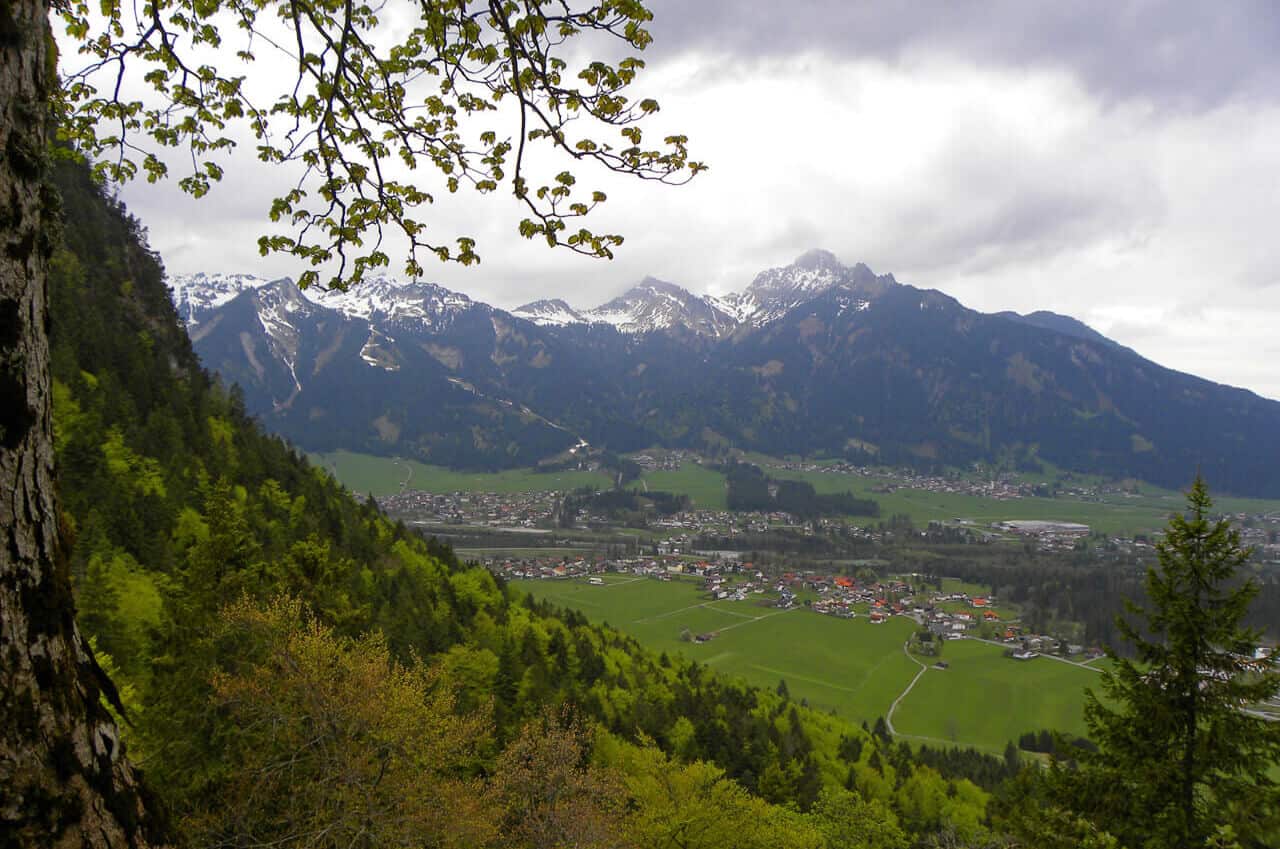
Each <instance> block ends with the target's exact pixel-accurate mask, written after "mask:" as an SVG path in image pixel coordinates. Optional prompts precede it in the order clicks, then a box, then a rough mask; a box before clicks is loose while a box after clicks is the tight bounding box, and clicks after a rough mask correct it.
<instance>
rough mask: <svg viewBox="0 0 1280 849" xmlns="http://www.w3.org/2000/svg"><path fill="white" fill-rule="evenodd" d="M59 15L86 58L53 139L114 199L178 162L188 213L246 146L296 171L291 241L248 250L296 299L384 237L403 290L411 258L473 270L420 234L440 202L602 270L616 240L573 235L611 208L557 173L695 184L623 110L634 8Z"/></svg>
mask: <svg viewBox="0 0 1280 849" xmlns="http://www.w3.org/2000/svg"><path fill="white" fill-rule="evenodd" d="M56 11H57V14H58V16H59V17H60V18H61V20H62V23H63V24H64V26H65V30H66V33H67V35H68V36H69V37H71V38H73V39H75V40H76V41H77V42H79V43H80V48H79V50H80V53H81V54H82V57H83V59H84V62H83V63H82V64H81V66H80V67H78V68H75V69H72V70H68V69H65V68H64V73H63V79H62V86H61V89H60V91H59V95H58V102H57V106H58V107H59V109H60V112H61V115H60V128H61V130H60V131H61V132H62V133H63V134H64V135H65V137H66V138H68V139H69V140H70V141H71V142H72V143H73V144H75V145H76V146H77V147H78V148H79V149H81V150H82V151H84V152H85V153H86V154H88V155H89V157H90V158H91V159H93V160H96V161H97V163H98V164H97V165H96V168H97V169H98V171H99V173H100V175H102V176H105V177H107V178H110V179H111V180H114V181H117V182H121V181H125V180H129V179H131V178H133V177H135V176H138V175H139V174H142V175H145V177H146V178H147V179H148V180H149V181H155V180H158V179H160V178H162V177H165V176H166V175H167V174H168V173H169V168H170V165H169V163H168V154H169V153H171V152H181V153H183V154H184V155H185V156H186V157H187V158H188V159H189V167H188V168H187V169H186V173H185V175H184V176H182V177H181V178H180V181H179V183H180V185H181V187H182V188H183V189H184V190H185V191H187V192H189V193H191V194H192V195H195V196H197V197H199V196H202V195H204V194H205V193H207V192H208V191H209V190H210V188H211V186H212V184H213V183H215V182H217V181H218V180H219V179H221V177H222V176H223V166H222V165H221V164H220V160H221V157H222V155H223V154H225V153H226V152H228V151H229V150H230V149H232V148H234V147H235V146H236V144H237V138H244V137H245V135H246V134H247V135H248V136H251V137H252V139H253V140H254V141H255V144H256V149H257V150H256V152H257V156H258V158H259V159H260V160H262V161H263V162H266V163H271V164H281V165H286V164H288V165H295V166H297V168H298V171H299V173H300V177H299V179H298V181H297V183H296V184H295V185H294V186H293V187H292V188H291V189H289V190H288V191H286V192H284V193H283V194H282V195H281V196H279V197H277V198H276V199H275V200H274V202H273V203H272V205H271V209H270V211H269V214H270V218H271V220H272V221H273V222H282V223H284V224H285V225H287V229H286V231H285V232H284V233H276V234H274V235H267V236H263V237H262V238H261V240H260V242H259V248H260V250H261V251H262V253H263V254H264V255H265V254H268V253H272V252H283V253H287V254H292V255H293V256H296V257H298V258H299V259H301V260H304V261H305V262H306V263H307V264H309V265H311V266H312V268H311V269H310V270H308V271H307V272H305V273H304V274H303V275H302V276H301V279H300V281H299V282H300V284H301V285H303V286H306V285H308V284H311V283H315V282H318V281H319V276H320V271H318V270H316V267H324V268H326V269H330V270H332V277H331V278H330V279H329V281H328V283H329V284H330V285H346V284H348V283H355V282H358V281H359V280H360V279H361V278H362V277H363V275H364V274H365V273H366V272H367V271H368V270H370V269H374V268H378V267H382V266H386V265H388V264H389V262H390V259H389V257H388V255H387V254H386V252H384V250H383V243H384V236H385V235H386V232H387V231H388V230H390V231H399V232H400V233H402V234H403V236H404V238H405V239H407V242H408V245H409V256H408V259H407V263H406V272H407V273H408V274H410V275H412V276H414V277H416V276H418V275H420V274H421V273H422V267H421V265H420V264H419V255H420V251H424V250H425V251H429V252H430V253H434V254H435V255H436V256H437V257H439V258H440V259H442V260H457V261H460V262H463V263H471V262H475V261H478V259H479V257H478V255H477V254H476V252H475V240H474V239H473V238H471V237H469V236H466V235H459V236H457V237H456V238H455V239H454V242H455V244H454V246H452V247H450V245H449V244H448V239H445V238H441V237H437V236H435V235H432V234H430V233H428V227H427V224H426V222H425V220H424V217H423V213H422V208H423V207H425V206H429V205H430V204H432V203H433V202H434V201H435V194H434V193H433V192H434V191H435V190H436V189H442V190H444V191H447V192H450V193H453V192H458V191H460V190H461V189H463V188H465V187H470V188H471V189H474V190H475V191H477V192H480V193H489V192H495V191H497V190H498V189H499V187H500V186H501V185H503V184H507V185H508V186H509V188H510V191H511V192H512V194H513V195H514V196H515V198H516V199H517V200H518V202H519V203H520V204H522V205H523V206H524V208H525V213H526V217H525V218H524V219H523V220H522V221H521V222H520V226H519V230H520V233H521V235H523V236H524V237H526V238H529V239H534V238H542V239H545V241H546V242H547V244H548V245H550V246H552V247H558V246H563V247H567V248H569V249H570V250H573V251H576V252H578V253H583V254H587V255H590V256H598V257H610V256H612V250H613V248H615V247H617V246H618V245H620V244H622V237H621V236H620V235H618V234H616V233H597V232H594V231H593V230H590V229H588V228H587V227H586V226H585V225H584V222H583V219H584V218H585V217H586V216H587V215H588V213H590V212H591V211H592V210H593V209H595V208H596V207H597V206H599V205H600V204H601V203H603V202H604V201H605V200H606V196H605V194H604V193H603V192H601V191H588V192H583V191H581V190H580V189H579V188H578V187H577V178H576V177H575V175H574V174H573V173H572V172H571V171H569V170H558V169H559V168H560V166H561V165H563V164H565V163H566V162H569V163H587V162H589V163H592V164H594V165H595V166H599V167H601V168H603V169H605V170H607V171H613V172H618V173H621V174H626V175H631V176H635V177H638V178H641V179H644V180H656V181H661V182H667V183H679V182H683V181H686V180H688V179H689V178H691V177H692V176H693V175H695V174H697V173H698V172H699V171H701V170H703V169H704V167H705V166H704V165H702V164H701V163H699V162H695V161H693V160H690V159H689V156H688V150H687V148H686V141H687V139H686V137H685V136H682V135H667V136H664V137H663V138H662V139H661V140H660V141H659V142H658V143H656V144H655V143H653V142H652V141H649V140H646V138H645V136H644V134H643V131H642V129H641V127H640V126H639V123H640V121H641V120H642V119H644V118H646V117H648V116H651V115H653V114H654V113H656V112H657V111H658V108H659V107H658V103H657V101H655V100H653V99H651V98H637V97H635V96H633V95H632V94H631V89H632V87H633V85H634V84H635V82H636V80H637V76H638V74H639V72H640V71H641V70H642V69H643V68H644V62H643V61H642V60H641V59H640V58H638V57H637V56H635V55H627V54H632V53H635V52H639V51H642V50H643V49H644V48H645V47H646V46H647V45H648V44H649V42H650V40H651V39H650V35H649V32H648V31H647V30H646V29H645V24H646V23H647V22H648V21H649V20H650V19H651V18H652V14H651V13H650V12H649V11H648V9H646V8H645V6H644V5H643V4H642V3H640V2H639V1H638V0H598V2H595V3H588V4H571V3H569V2H565V0H521V2H516V0H487V2H473V0H417V1H416V2H406V3H403V4H386V3H371V2H361V1H359V0H150V1H149V2H147V3H145V4H142V5H140V6H139V5H131V4H126V3H121V2H119V0H105V2H103V3H101V4H91V3H89V2H87V0H63V2H61V3H58V4H56ZM583 35H592V36H596V37H597V38H596V39H595V40H594V41H590V43H587V44H579V37H580V36H583ZM594 50H601V51H603V52H604V53H605V54H606V55H611V54H613V53H618V52H621V53H622V56H621V58H617V59H611V60H608V61H606V60H602V59H595V58H588V57H587V56H586V52H587V51H594ZM233 57H234V61H231V60H232V59H233ZM255 62H257V63H259V64H258V67H257V69H256V70H255V71H254V72H253V73H252V75H250V73H249V70H248V69H249V68H250V66H252V65H253V64H254V63H255ZM229 67H232V68H234V70H228V68H229ZM539 152H545V153H546V154H550V156H549V157H548V158H544V159H541V160H540V159H538V158H537V156H536V154H537V153H539ZM548 159H549V161H548ZM420 169H427V170H430V169H434V170H435V171H436V172H437V173H436V174H435V175H434V177H433V178H430V179H428V178H424V177H422V176H420V175H419V173H418V172H419V170H420ZM429 184H430V185H429Z"/></svg>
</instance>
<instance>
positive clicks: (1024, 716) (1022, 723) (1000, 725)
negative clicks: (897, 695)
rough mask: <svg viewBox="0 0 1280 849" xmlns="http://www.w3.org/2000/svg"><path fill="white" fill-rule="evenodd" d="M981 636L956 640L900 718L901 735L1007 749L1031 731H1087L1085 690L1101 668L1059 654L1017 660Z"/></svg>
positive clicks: (895, 719) (903, 707)
mask: <svg viewBox="0 0 1280 849" xmlns="http://www.w3.org/2000/svg"><path fill="white" fill-rule="evenodd" d="M1003 651H1004V649H1003V648H1002V647H1000V646H993V645H990V644H988V643H981V642H978V641H976V640H951V641H949V642H948V643H946V646H945V648H944V649H943V652H942V659H943V660H945V661H946V662H947V665H948V668H947V669H945V670H939V669H930V670H929V671H927V672H925V674H924V675H923V676H921V678H920V680H919V682H917V683H916V685H915V687H914V688H912V690H911V692H910V693H909V694H908V695H907V697H906V698H905V699H903V700H902V703H901V704H900V705H899V706H898V709H897V711H896V712H895V713H894V715H893V724H894V727H895V728H896V730H897V731H898V732H899V733H900V734H906V735H911V736H920V737H929V738H933V739H934V740H944V741H946V742H961V743H970V744H978V745H982V746H985V747H989V748H1000V747H1002V746H1003V745H1004V744H1005V742H1006V741H1008V740H1016V739H1017V738H1018V736H1019V735H1020V734H1022V733H1024V732H1026V731H1035V730H1038V729H1041V728H1051V729H1055V730H1058V731H1066V732H1070V733H1074V734H1083V733H1084V731H1085V727H1084V689H1085V687H1090V686H1092V687H1095V688H1096V687H1097V686H1098V681H1099V676H1098V673H1097V672H1094V671H1090V670H1088V669H1081V668H1080V667H1078V666H1073V665H1071V664H1069V663H1063V662H1061V661H1058V660H1054V659H1053V658H1048V657H1037V658H1035V659H1033V660H1025V661H1017V660H1012V659H1010V658H1006V657H1004V656H1003Z"/></svg>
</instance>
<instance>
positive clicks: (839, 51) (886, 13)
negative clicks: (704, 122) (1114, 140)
mask: <svg viewBox="0 0 1280 849" xmlns="http://www.w3.org/2000/svg"><path fill="white" fill-rule="evenodd" d="M651 8H652V9H653V11H654V13H655V20H654V22H653V24H652V27H651V29H652V31H653V34H654V38H655V40H654V45H653V47H652V48H651V49H652V50H653V51H654V52H656V53H658V54H659V55H662V54H665V53H669V52H678V51H682V50H687V49H699V50H712V51H717V52H721V51H722V52H727V53H729V54H732V55H737V56H744V57H767V56H778V55H789V54H794V53H797V52H803V51H815V50H816V51H823V52H826V53H831V54H834V55H837V56H842V57H846V58H858V59H881V60H886V61H896V60H899V59H902V58H904V57H907V56H910V55H911V54H914V53H919V52H925V53H938V54H942V55H948V56H963V57H967V58H969V59H980V60H981V61H984V62H988V63H993V64H1002V65H1005V66H1012V67H1024V66H1031V67H1037V68H1058V69H1063V70H1066V71H1068V72H1070V73H1072V74H1074V75H1076V76H1078V77H1079V78H1080V79H1081V80H1083V81H1084V83H1085V84H1086V85H1087V86H1088V87H1089V88H1090V89H1091V90H1093V91H1095V92H1097V93H1099V94H1100V95H1102V96H1104V97H1107V98H1111V99H1125V98H1130V97H1140V98H1149V99H1151V100H1152V101H1153V102H1156V103H1159V104H1161V105H1172V106H1178V107H1188V108H1201V107H1204V106H1207V105H1211V104H1215V103H1220V102H1223V101H1225V100H1228V99H1231V98H1235V97H1239V96H1249V97H1256V98H1260V99H1267V100H1272V99H1275V98H1276V97H1277V96H1280V88H1278V87H1277V85H1276V83H1277V81H1280V8H1278V7H1277V5H1276V3H1275V2H1274V0H1233V1H1232V2H1224V3H1201V2H1191V3H1187V2H1171V1H1166V2H1159V1H1158V0H1080V1H1079V2H1065V3H1064V2H1062V0H990V2H984V3H981V4H976V3H957V2H952V0H915V1H914V2H909V3H885V2H873V1H872V0H791V1H790V2H786V3H779V2H777V0H697V2H688V0H653V2H652V3H651Z"/></svg>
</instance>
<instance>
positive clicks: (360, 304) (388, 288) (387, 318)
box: [306, 277, 490, 330]
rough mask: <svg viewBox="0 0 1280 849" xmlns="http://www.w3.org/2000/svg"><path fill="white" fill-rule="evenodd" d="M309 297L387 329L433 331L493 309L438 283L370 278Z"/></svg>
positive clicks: (325, 305) (310, 293) (322, 304)
mask: <svg viewBox="0 0 1280 849" xmlns="http://www.w3.org/2000/svg"><path fill="white" fill-rule="evenodd" d="M313 292H314V294H313ZM306 294H307V296H308V297H310V298H311V299H312V300H314V301H315V302H316V303H317V304H320V305H321V306H324V307H328V308H329V309H331V310H336V311H337V312H340V313H342V314H343V315H345V316H348V317H349V318H362V319H365V320H366V321H369V322H370V323H371V324H374V325H376V326H378V327H380V328H384V329H391V328H400V329H414V330H423V329H433V328H438V327H440V326H441V325H442V324H443V323H447V322H450V321H452V320H453V319H454V318H455V317H456V316H457V315H458V314H459V313H461V312H464V311H466V310H469V309H472V308H473V307H479V308H481V309H486V310H487V309H490V307H488V306H487V305H485V304H478V303H476V302H475V301H472V300H471V299H470V298H468V297H467V296H466V295H463V294H462V293H460V292H454V291H452V290H450V289H446V288H444V287H443V286H437V285H435V284H434V283H403V282H401V281H398V280H395V279H393V278H390V277H374V278H370V279H366V280H364V281H363V282H361V283H360V284H359V285H358V286H353V287H351V288H350V289H348V290H347V291H345V292H344V291H341V290H338V289H329V290H324V289H318V290H308V291H307V292H306Z"/></svg>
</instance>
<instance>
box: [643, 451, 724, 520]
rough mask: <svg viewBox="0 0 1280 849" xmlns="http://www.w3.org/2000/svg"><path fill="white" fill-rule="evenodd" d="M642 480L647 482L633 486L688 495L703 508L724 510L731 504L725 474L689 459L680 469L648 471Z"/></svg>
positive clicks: (696, 506)
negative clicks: (691, 461) (727, 497)
mask: <svg viewBox="0 0 1280 849" xmlns="http://www.w3.org/2000/svg"><path fill="white" fill-rule="evenodd" d="M641 480H643V481H644V483H643V484H641V483H638V482H637V483H635V484H633V485H632V488H633V489H634V488H645V487H647V488H648V489H656V490H661V491H663V492H675V493H680V494H683V495H687V496H689V499H690V501H692V502H693V506H694V507H695V508H697V509H701V510H724V509H727V507H728V503H727V501H726V495H727V492H726V490H725V477H724V475H722V474H721V473H720V472H716V471H713V470H711V469H708V468H705V467H704V466H702V465H699V464H698V463H689V462H686V463H682V464H681V465H680V468H679V469H672V470H667V469H659V470H656V471H652V472H646V473H645V474H644V476H643V477H642V478H641Z"/></svg>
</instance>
